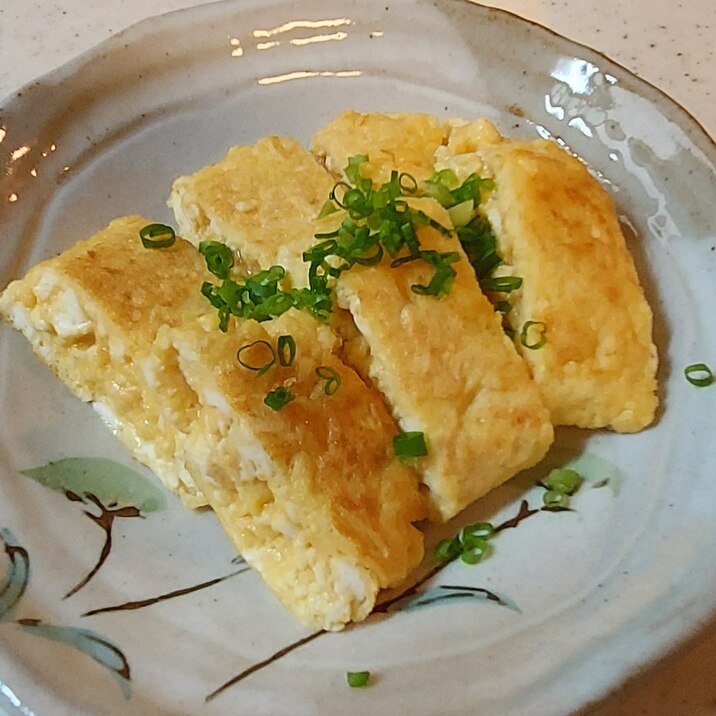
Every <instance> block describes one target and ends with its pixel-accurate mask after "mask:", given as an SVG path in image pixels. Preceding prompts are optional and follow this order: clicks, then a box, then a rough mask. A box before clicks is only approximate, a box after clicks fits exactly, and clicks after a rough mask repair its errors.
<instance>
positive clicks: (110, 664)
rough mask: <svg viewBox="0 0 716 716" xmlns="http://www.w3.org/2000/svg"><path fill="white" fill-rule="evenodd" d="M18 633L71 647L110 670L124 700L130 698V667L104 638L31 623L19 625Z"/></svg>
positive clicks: (90, 632) (83, 630) (71, 628)
mask: <svg viewBox="0 0 716 716" xmlns="http://www.w3.org/2000/svg"><path fill="white" fill-rule="evenodd" d="M18 624H19V626H20V628H21V629H23V630H24V631H26V632H28V633H29V634H35V635H36V636H41V637H43V638H45V639H49V640H51V641H56V642H59V643H61V644H66V645H67V646H71V647H73V648H75V649H77V650H78V651H81V652H82V653H83V654H87V656H89V657H91V658H92V659H94V660H95V661H96V662H97V663H98V664H101V665H102V666H104V667H105V668H106V669H109V671H110V673H111V674H112V676H113V677H114V678H115V680H116V681H117V683H118V684H119V686H120V688H121V689H122V694H123V695H124V698H125V699H129V698H130V697H131V695H132V690H131V681H130V671H129V663H128V661H127V659H126V657H125V656H124V654H123V653H122V652H121V651H120V650H119V649H118V648H117V647H116V646H114V644H112V643H111V642H109V641H107V640H106V639H105V638H104V637H102V636H100V635H99V634H97V633H96V632H93V631H90V630H89V629H81V628H79V627H68V626H57V625H55V624H43V623H41V622H35V621H33V620H21V621H20V622H18Z"/></svg>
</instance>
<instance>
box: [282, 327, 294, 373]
mask: <svg viewBox="0 0 716 716" xmlns="http://www.w3.org/2000/svg"><path fill="white" fill-rule="evenodd" d="M295 357H296V341H295V340H294V338H293V336H292V335H290V334H289V335H285V336H279V337H278V362H279V363H280V364H281V365H282V366H283V367H284V368H288V366H290V365H293V360H294V358H295Z"/></svg>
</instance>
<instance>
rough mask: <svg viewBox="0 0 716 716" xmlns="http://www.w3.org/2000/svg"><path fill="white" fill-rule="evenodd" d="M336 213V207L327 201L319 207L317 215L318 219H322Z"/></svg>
mask: <svg viewBox="0 0 716 716" xmlns="http://www.w3.org/2000/svg"><path fill="white" fill-rule="evenodd" d="M337 211H338V207H337V206H336V205H335V204H334V203H333V202H332V201H331V200H330V199H327V200H326V202H325V203H324V204H323V206H322V207H321V211H320V212H319V213H318V218H319V219H322V218H323V217H324V216H330V215H331V214H335V213H336V212H337Z"/></svg>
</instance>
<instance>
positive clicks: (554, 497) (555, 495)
mask: <svg viewBox="0 0 716 716" xmlns="http://www.w3.org/2000/svg"><path fill="white" fill-rule="evenodd" d="M542 502H544V506H545V507H546V508H547V509H549V510H554V509H566V508H567V507H568V506H569V495H568V494H566V493H564V492H559V491H558V490H547V492H545V493H544V495H542Z"/></svg>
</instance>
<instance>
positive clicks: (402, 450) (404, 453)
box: [393, 430, 428, 457]
mask: <svg viewBox="0 0 716 716" xmlns="http://www.w3.org/2000/svg"><path fill="white" fill-rule="evenodd" d="M393 451H394V452H395V455H396V456H397V457H424V456H425V455H427V454H428V448H427V445H426V444H425V435H424V434H423V433H421V432H419V431H417V430H413V431H408V432H405V433H398V434H397V435H396V436H395V437H394V438H393Z"/></svg>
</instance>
